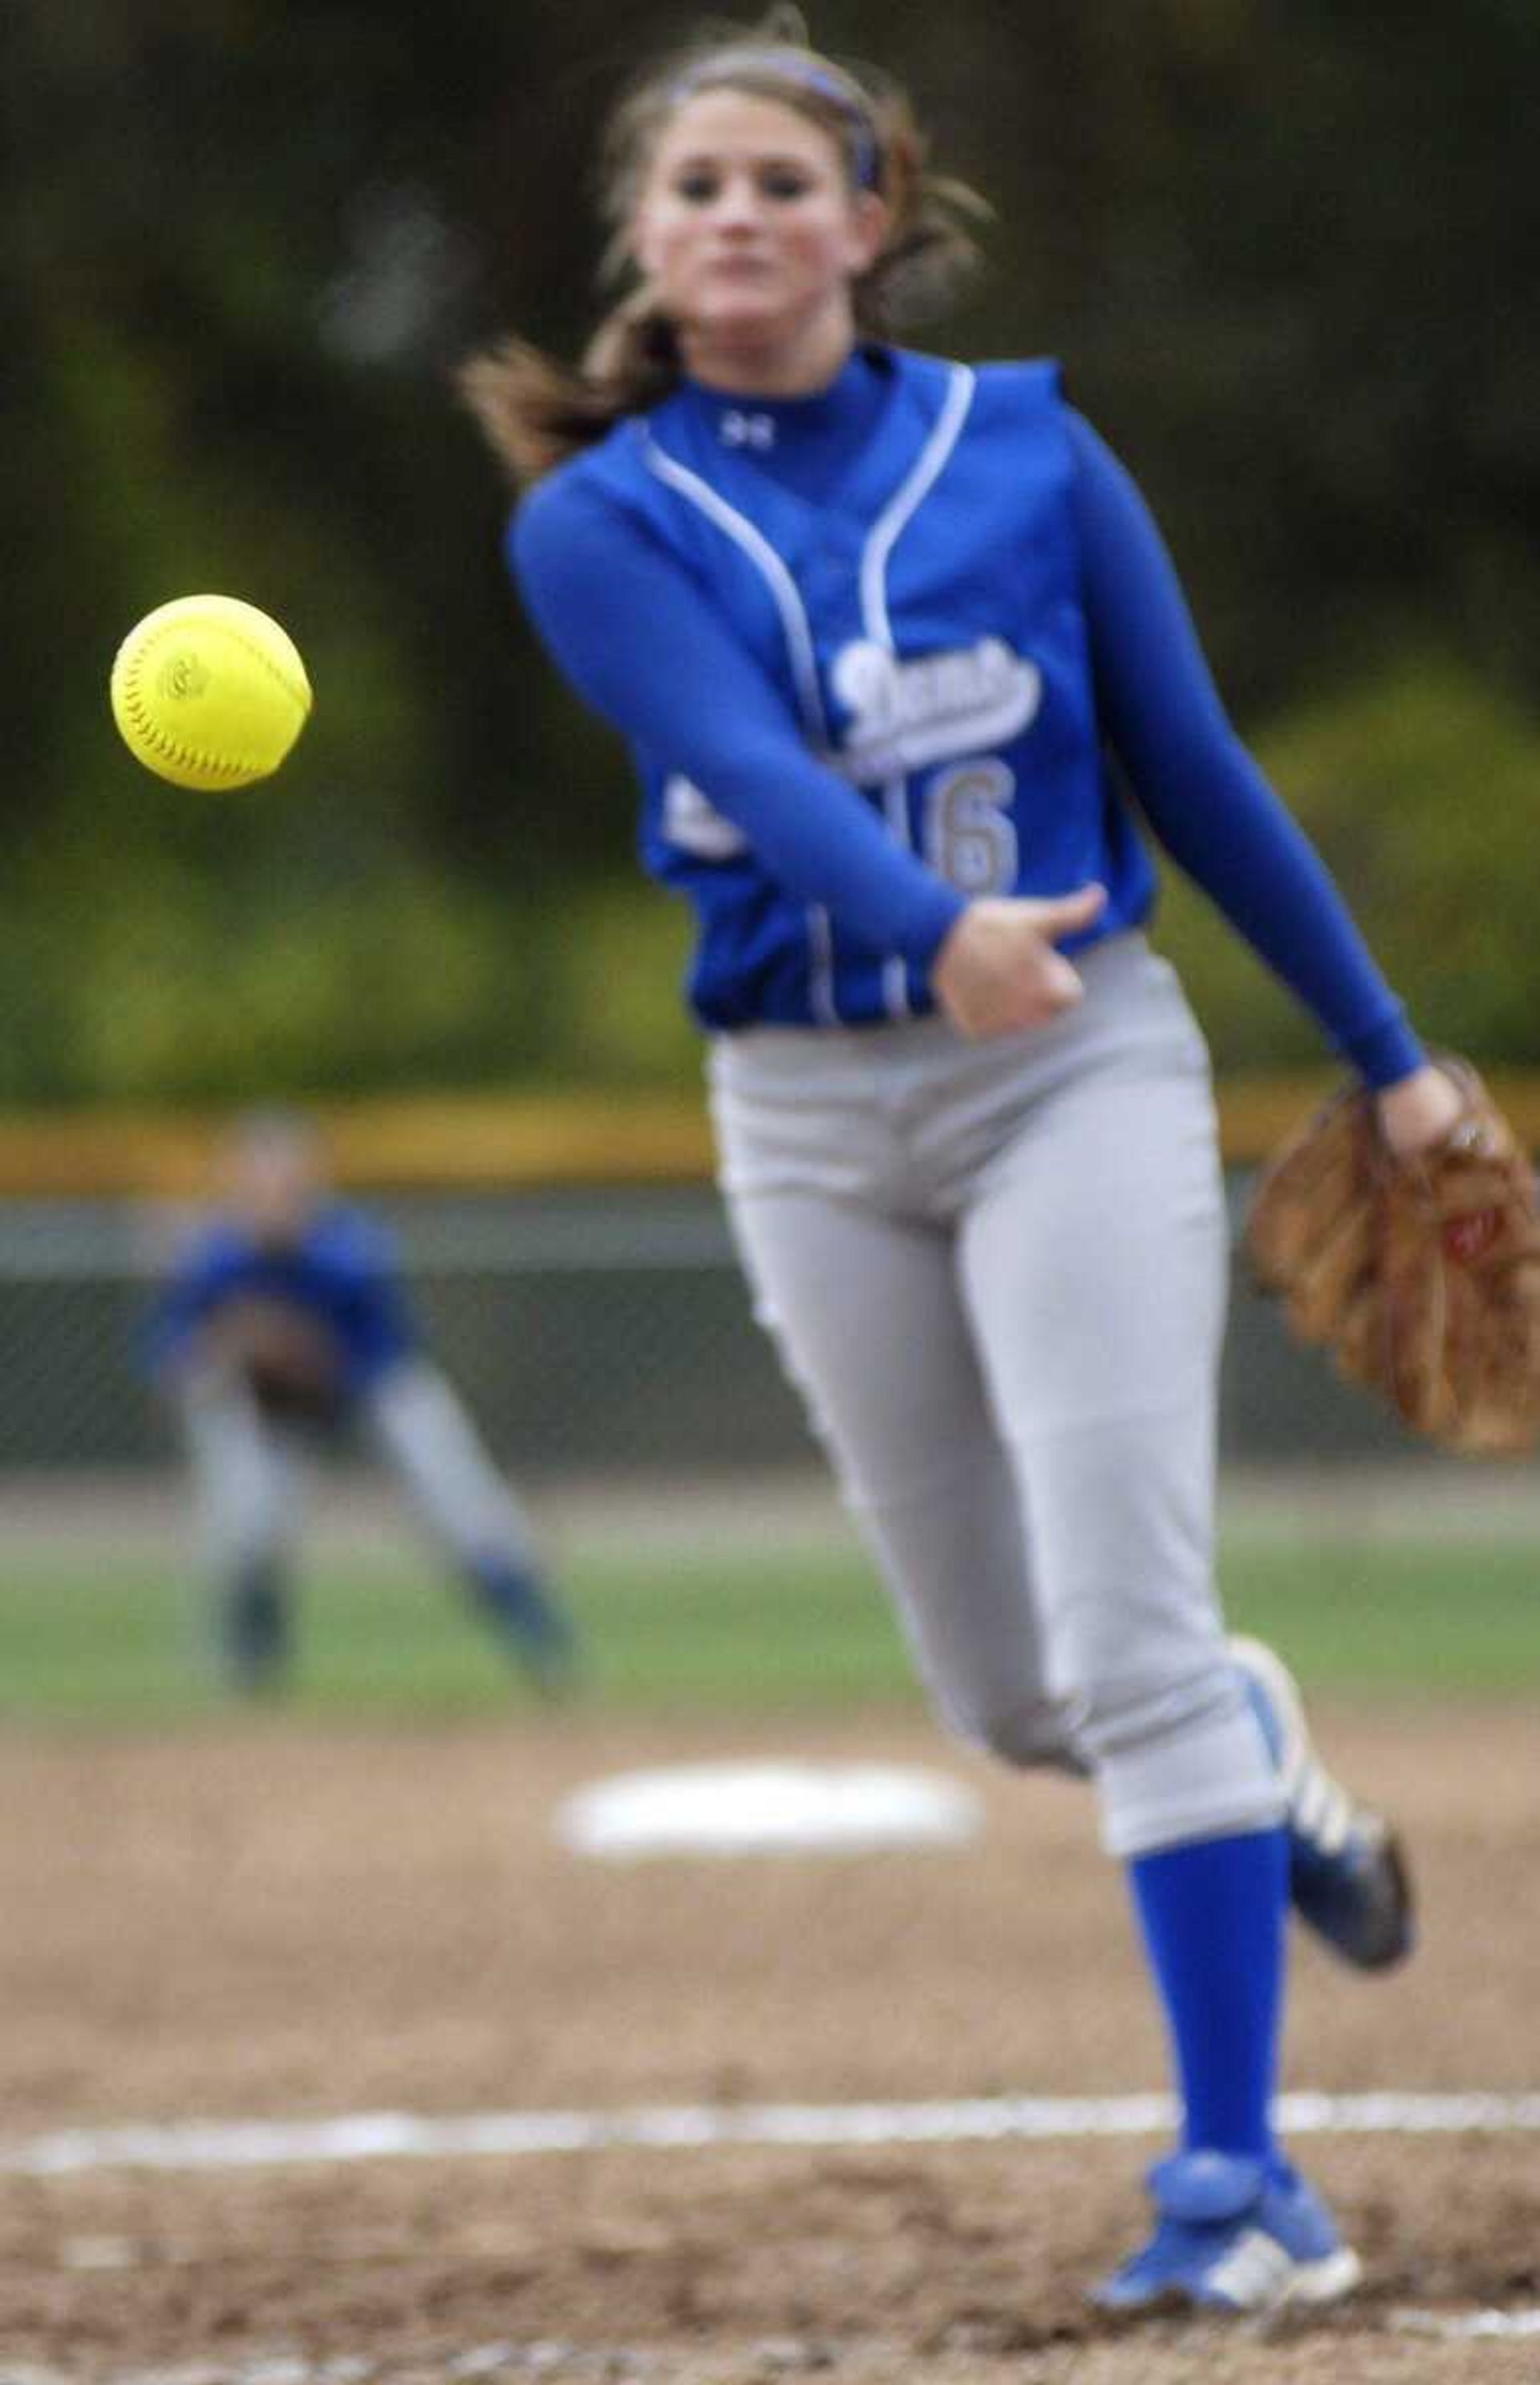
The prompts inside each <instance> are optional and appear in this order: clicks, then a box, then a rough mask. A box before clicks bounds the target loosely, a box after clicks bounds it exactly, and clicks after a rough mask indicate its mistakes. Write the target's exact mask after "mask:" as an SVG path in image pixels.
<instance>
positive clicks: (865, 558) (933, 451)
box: [861, 365, 975, 1018]
mask: <svg viewBox="0 0 1540 2385" xmlns="http://www.w3.org/2000/svg"><path fill="white" fill-rule="evenodd" d="M974 388H975V378H974V375H973V373H972V372H970V370H969V369H968V367H967V366H966V365H953V367H952V368H951V376H950V381H948V384H947V394H946V396H945V398H944V399H943V401H942V405H941V411H940V413H939V414H938V416H937V418H936V420H935V422H934V424H933V425H932V427H931V432H930V436H929V438H928V439H927V440H926V441H925V445H924V446H923V447H922V448H921V450H920V453H919V455H918V456H917V457H916V458H915V461H914V466H913V470H912V471H911V472H910V473H909V475H908V477H907V479H906V480H905V481H904V482H903V485H902V487H901V488H900V489H899V490H898V492H897V493H896V494H895V495H893V496H892V497H890V498H889V499H888V503H887V505H886V506H884V507H883V509H882V512H881V513H880V514H879V515H878V517H877V518H876V521H875V522H874V523H873V525H872V529H871V531H870V533H869V535H868V537H867V540H866V545H865V550H864V552H863V555H862V558H861V618H862V622H863V627H864V629H865V631H866V635H867V636H868V638H870V639H871V640H872V642H873V643H874V644H875V645H879V646H882V647H884V648H886V650H887V652H888V654H892V653H893V652H894V646H893V628H892V623H891V622H890V621H889V620H888V556H890V555H891V554H892V552H893V549H894V547H895V546H896V545H897V544H898V541H899V535H900V531H902V530H903V529H904V527H905V525H906V524H907V523H908V521H909V520H910V518H911V517H912V516H913V514H914V513H915V511H916V510H917V509H918V507H919V506H921V505H922V504H923V503H924V501H925V497H926V496H927V495H928V494H929V493H930V489H931V486H932V484H933V483H934V481H935V480H936V477H937V475H938V472H939V471H940V470H941V468H942V466H943V465H944V464H945V462H946V460H947V458H948V456H950V454H951V451H952V449H953V447H955V445H956V444H957V440H958V435H959V433H960V432H961V431H962V429H963V422H964V420H965V419H966V418H967V413H968V408H969V406H971V405H972V404H973V395H974ZM883 807H884V809H885V810H886V812H887V814H888V828H889V829H890V830H891V831H892V833H893V835H894V837H895V838H896V839H897V840H898V842H899V843H900V844H901V845H902V846H903V847H904V849H905V851H908V850H910V837H909V805H908V800H907V791H906V782H905V780H904V779H903V777H902V776H901V774H900V776H899V777H898V778H896V779H889V780H888V784H887V785H886V787H885V788H884V789H883ZM882 991H883V1000H884V1002H885V1003H886V1005H887V1007H888V1017H889V1018H908V1017H909V1016H910V1003H909V967H908V963H907V962H906V961H905V960H904V957H903V955H902V954H901V953H892V954H890V955H888V959H887V960H886V961H884V963H883V965H882Z"/></svg>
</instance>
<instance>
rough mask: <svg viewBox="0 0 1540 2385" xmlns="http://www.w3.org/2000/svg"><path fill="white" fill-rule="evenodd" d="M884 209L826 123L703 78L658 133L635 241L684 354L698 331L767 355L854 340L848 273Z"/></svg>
mask: <svg viewBox="0 0 1540 2385" xmlns="http://www.w3.org/2000/svg"><path fill="white" fill-rule="evenodd" d="M884 222H885V211H884V209H883V206H882V202H881V200H880V199H878V198H876V196H875V195H874V194H872V193H870V192H867V191H853V190H852V189H851V184H850V181H849V178H848V176H847V174H846V171H845V165H844V160H843V158H842V157H841V156H840V153H839V148H838V143H837V142H836V141H835V139H834V138H833V136H832V135H831V134H829V133H827V132H826V131H824V129H823V127H822V126H821V125H819V124H815V123H813V121H812V119H810V118H808V117H806V116H803V115H802V114H801V112H800V111H799V110H798V109H796V108H794V107H786V106H781V105H780V103H779V102H778V101H776V100H772V99H764V98H761V97H759V96H758V95H756V94H751V93H748V92H739V91H732V90H720V91H705V92H701V93H698V94H696V95H695V96H694V97H693V98H691V99H688V100H686V102H685V103H684V105H683V106H681V107H680V108H679V109H678V111H677V114H676V115H675V116H674V117H672V118H671V119H670V120H669V122H668V123H667V125H666V126H665V127H664V131H663V133H662V135H661V136H660V138H659V141H658V144H657V147H656V149H655V150H654V151H653V154H652V160H651V162H650V165H649V168H648V172H647V176H646V179H645V181H644V182H643V185H642V189H641V194H640V199H639V201H638V205H637V209H636V214H635V216H634V218H633V220H632V227H631V246H632V251H633V254H634V256H635V257H636V260H637V262H638V264H639V265H640V268H641V270H642V272H643V273H644V275H645V276H646V278H647V280H648V281H650V282H651V283H652V288H653V290H654V292H655V293H656V297H657V301H658V304H659V306H660V308H661V310H662V312H663V313H664V315H666V316H667V317H668V318H670V320H671V321H673V322H674V323H675V324H676V325H677V328H678V331H679V333H680V336H681V340H682V342H683V344H684V348H685V353H686V356H687V358H689V356H690V354H691V348H692V344H696V345H698V344H700V343H705V345H706V347H707V348H708V349H710V350H711V351H713V352H715V351H717V350H719V349H720V348H721V347H722V346H723V345H724V344H726V346H727V348H728V349H729V350H730V349H734V348H737V349H740V350H742V351H743V352H744V353H745V355H747V354H748V353H749V352H751V351H758V352H760V353H761V354H764V355H765V356H769V357H774V356H776V355H777V354H779V355H792V354H795V353H797V352H798V351H800V350H801V349H802V348H804V347H805V346H807V345H808V343H810V341H811V343H812V344H813V346H815V347H822V346H826V345H829V344H831V343H842V345H843V346H848V345H849V344H850V341H851V337H852V336H853V332H852V329H851V282H852V281H853V280H854V279H855V278H856V276H857V275H859V274H861V273H862V272H863V271H864V270H865V268H867V267H868V266H869V265H870V264H871V263H872V261H873V259H874V257H875V256H876V253H877V249H878V247H879V246H880V244H881V239H882V231H883V227H884ZM838 360H839V358H838V355H836V356H835V357H834V364H835V365H836V366H837V365H838Z"/></svg>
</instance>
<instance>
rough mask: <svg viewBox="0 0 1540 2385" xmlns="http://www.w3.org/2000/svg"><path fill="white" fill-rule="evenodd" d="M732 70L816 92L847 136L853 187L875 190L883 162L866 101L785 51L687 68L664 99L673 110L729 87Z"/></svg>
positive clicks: (747, 53) (742, 53) (748, 53)
mask: <svg viewBox="0 0 1540 2385" xmlns="http://www.w3.org/2000/svg"><path fill="white" fill-rule="evenodd" d="M735 68H736V69H740V70H741V69H747V70H748V72H750V73H751V74H773V75H779V76H780V77H781V78H782V79H783V81H787V82H792V83H801V85H802V87H803V89H804V90H806V91H815V92H816V93H817V94H818V96H819V98H820V99H826V100H829V101H830V102H831V103H832V104H833V106H836V107H837V108H838V110H839V113H840V115H841V116H842V117H843V118H844V119H845V121H846V123H847V124H848V125H849V127H850V130H851V136H852V138H851V172H852V174H853V175H854V177H855V180H856V181H857V182H858V184H859V185H860V187H861V188H862V189H863V191H875V190H876V187H877V180H878V172H879V168H880V164H881V159H880V156H879V153H878V149H877V137H876V130H875V128H874V126H873V123H872V119H871V118H870V116H869V115H868V114H867V112H866V106H865V103H864V101H863V100H862V99H859V98H856V97H853V96H852V95H851V92H850V90H849V89H848V88H847V87H846V85H845V84H844V83H843V82H841V81H838V79H837V78H836V77H835V76H834V75H832V74H830V72H829V70H828V69H827V68H826V67H821V66H818V65H816V64H815V63H814V62H813V60H811V59H810V60H808V62H807V63H806V64H805V65H804V63H803V61H802V60H801V58H799V57H797V56H795V55H794V54H789V53H788V52H787V51H785V50H734V51H731V52H730V53H729V54H728V55H727V56H719V57H715V58H702V60H701V62H700V64H699V65H698V66H694V67H689V68H687V69H686V70H685V72H684V73H683V74H682V75H680V76H679V77H678V79H677V81H675V82H673V83H671V84H670V85H669V91H668V96H669V98H670V100H671V101H672V102H673V103H674V105H675V106H677V105H678V104H679V102H680V101H681V100H685V99H689V98H690V97H692V96H693V94H695V93H696V92H698V91H709V90H710V89H711V88H712V87H713V86H714V84H718V83H720V84H723V85H727V84H730V83H731V81H732V79H733V70H734V69H735Z"/></svg>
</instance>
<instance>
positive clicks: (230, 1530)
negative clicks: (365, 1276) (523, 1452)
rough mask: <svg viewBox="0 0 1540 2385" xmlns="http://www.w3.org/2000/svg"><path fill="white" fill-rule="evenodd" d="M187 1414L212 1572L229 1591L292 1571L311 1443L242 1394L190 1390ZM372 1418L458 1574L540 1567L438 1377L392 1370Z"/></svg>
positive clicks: (518, 1512)
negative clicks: (496, 1566)
mask: <svg viewBox="0 0 1540 2385" xmlns="http://www.w3.org/2000/svg"><path fill="white" fill-rule="evenodd" d="M181 1413H182V1421H183V1426H184V1430H185V1433H186V1438H187V1444H188V1449H189V1453H190V1455H191V1457H192V1472H193V1480H194V1484H195V1489H196V1496H197V1507H198V1530H199V1540H200V1545H201V1552H202V1558H203V1565H204V1567H205V1571H206V1572H207V1574H208V1575H209V1576H210V1577H211V1578H212V1579H213V1580H214V1581H215V1582H217V1583H222V1582H228V1581H230V1580H232V1579H234V1578H235V1577H237V1576H239V1575H241V1574H242V1573H243V1572H244V1571H246V1570H247V1569H248V1568H250V1567H255V1566H258V1565H278V1566H280V1567H281V1566H285V1565H287V1564H288V1562H289V1561H290V1559H291V1558H292V1555H293V1550H294V1545H295V1542H296V1540H297V1538H298V1535H299V1532H300V1530H301V1529H302V1527H303V1524H304V1517H305V1511H306V1508H307V1505H308V1502H309V1492H310V1490H311V1486H312V1478H313V1475H314V1470H315V1458H316V1455H317V1452H316V1444H315V1442H314V1440H313V1439H312V1437H311V1436H310V1435H308V1434H306V1433H304V1432H303V1431H300V1430H294V1429H293V1428H292V1427H286V1426H284V1425H282V1424H279V1423H275V1422H274V1421H273V1420H271V1419H270V1418H268V1417H264V1416H263V1414H262V1412H261V1410H260V1409H259V1408H258V1406H257V1405H256V1402H255V1400H254V1399H253V1398H252V1396H251V1394H250V1392H247V1391H246V1390H244V1389H243V1388H242V1386H240V1385H237V1384H231V1383H229V1382H224V1381H218V1380H210V1379H208V1378H205V1379H202V1380H199V1379H197V1378H194V1379H193V1380H192V1381H191V1382H189V1383H188V1384H187V1386H186V1387H185V1388H184V1391H183V1393H182V1398H181ZM364 1413H365V1418H366V1424H367V1427H368V1430H369V1432H370V1434H371V1436H372V1438H373V1439H374V1441H375V1442H377V1444H378V1446H379V1451H380V1453H381V1455H383V1457H384V1458H385V1460H386V1462H387V1464H388V1465H389V1466H390V1467H391V1471H392V1472H393V1473H395V1474H396V1475H397V1476H398V1477H399V1478H400V1480H401V1481H402V1484H403V1486H404V1489H405V1491H406V1492H407V1494H408V1496H409V1498H410V1500H411V1503H412V1505H413V1507H414V1509H415V1510H416V1514H417V1516H418V1517H419V1518H420V1520H421V1521H422V1523H423V1524H424V1525H425V1526H426V1527H427V1528H428V1531H429V1532H430V1533H431V1534H432V1535H433V1537H434V1538H435V1539H437V1540H438V1541H440V1542H442V1543H443V1545H444V1546H445V1547H446V1548H447V1549H448V1551H449V1552H450V1554H451V1555H452V1556H453V1557H454V1558H455V1559H456V1560H457V1561H458V1562H459V1563H460V1564H462V1565H464V1566H466V1567H474V1566H476V1565H477V1564H478V1563H483V1562H486V1561H487V1560H489V1559H500V1560H502V1561H503V1562H505V1563H507V1564H509V1565H511V1566H514V1567H518V1568H520V1569H523V1568H525V1567H528V1566H529V1565H530V1564H531V1563H532V1562H533V1541H532V1536H531V1533H530V1530H529V1526H528V1519H527V1518H526V1517H525V1514H524V1511H523V1509H522V1507H521V1506H520V1505H519V1503H518V1501H517V1500H516V1499H515V1496H514V1494H513V1492H512V1491H511V1490H510V1489H509V1487H508V1485H507V1483H506V1482H505V1481H504V1480H503V1477H502V1475H501V1474H500V1473H499V1472H498V1470H497V1468H496V1467H495V1466H494V1465H493V1464H492V1461H491V1457H490V1456H489V1455H488V1454H487V1452H486V1450H485V1448H484V1447H483V1446H482V1443H481V1441H480V1438H479V1436H478V1433H477V1431H476V1428H475V1426H474V1425H473V1424H472V1422H471V1420H470V1418H469V1417H468V1416H467V1415H466V1410H465V1408H464V1407H463V1405H461V1403H460V1400H459V1398H458V1397H457V1395H456V1393H455V1392H454V1390H453V1387H452V1385H451V1384H450V1383H449V1382H448V1380H446V1378H445V1377H444V1376H443V1374H442V1373H441V1371H440V1369H439V1368H438V1367H435V1366H433V1365H432V1364H431V1363H430V1362H429V1361H428V1360H427V1359H423V1358H414V1359H408V1360H405V1361H404V1362H403V1363H402V1364H401V1365H400V1366H397V1367H391V1370H390V1372H389V1373H388V1374H386V1375H385V1376H383V1377H382V1378H381V1380H380V1381H379V1383H378V1384H377V1385H375V1386H374V1388H373V1389H372V1390H371V1392H369V1393H368V1394H367V1396H366V1400H365V1404H364Z"/></svg>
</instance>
